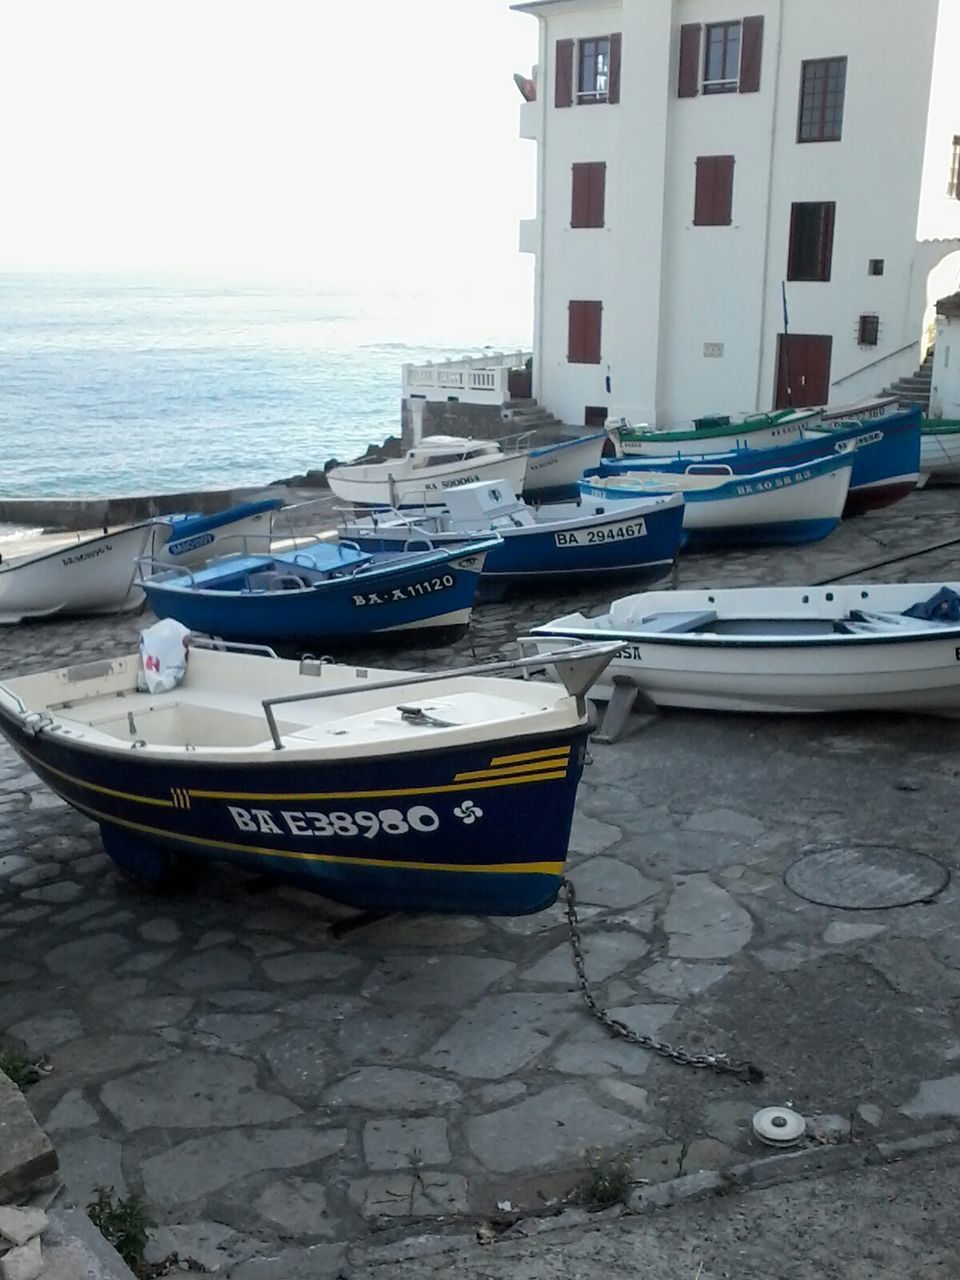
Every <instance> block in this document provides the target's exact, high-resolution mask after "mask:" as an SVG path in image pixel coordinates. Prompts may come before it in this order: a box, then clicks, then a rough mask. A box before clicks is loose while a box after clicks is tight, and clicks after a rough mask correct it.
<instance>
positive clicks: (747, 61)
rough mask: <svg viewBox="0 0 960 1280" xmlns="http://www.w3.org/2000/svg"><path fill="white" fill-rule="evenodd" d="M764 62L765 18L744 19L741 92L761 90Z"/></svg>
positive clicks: (741, 51)
mask: <svg viewBox="0 0 960 1280" xmlns="http://www.w3.org/2000/svg"><path fill="white" fill-rule="evenodd" d="M762 60H763V18H762V17H759V18H744V20H743V34H742V36H741V44H740V92H741V93H756V92H757V91H758V90H759V88H760V63H761V62H762Z"/></svg>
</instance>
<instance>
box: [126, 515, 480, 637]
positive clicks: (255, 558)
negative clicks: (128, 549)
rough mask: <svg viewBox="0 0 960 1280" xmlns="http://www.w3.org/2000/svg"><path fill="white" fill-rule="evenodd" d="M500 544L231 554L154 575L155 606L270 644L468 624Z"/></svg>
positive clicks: (165, 614)
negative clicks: (490, 555) (490, 556)
mask: <svg viewBox="0 0 960 1280" xmlns="http://www.w3.org/2000/svg"><path fill="white" fill-rule="evenodd" d="M497 542H498V540H497V539H495V538H487V539H485V540H484V541H474V542H470V543H461V544H460V545H459V546H458V547H455V548H450V549H441V550H434V551H416V552H414V551H411V552H408V553H403V552H400V553H394V554H387V555H371V554H369V553H367V552H362V551H360V550H359V548H357V547H351V546H345V545H343V544H341V543H324V542H317V543H314V544H313V545H311V546H310V547H309V548H304V549H300V550H296V551H286V552H284V553H282V554H275V555H235V556H224V557H222V558H221V559H218V560H213V561H211V562H210V563H209V564H208V565H207V566H206V567H205V568H203V569H198V570H196V571H189V570H187V571H184V570H181V569H161V570H160V571H159V572H153V573H150V574H149V576H147V577H145V578H144V582H143V589H144V591H145V592H146V596H147V601H148V603H149V605H150V608H151V609H152V610H153V612H154V613H155V614H156V615H157V617H158V618H175V619H176V620H177V622H180V623H182V624H183V625H184V626H185V627H189V628H190V630H191V631H199V632H203V633H205V634H207V635H217V636H222V637H223V638H224V639H227V640H242V641H260V642H264V643H267V644H270V643H285V642H293V641H304V642H316V641H320V640H342V639H349V638H354V637H358V636H370V635H379V634H382V633H385V632H391V633H392V632H405V631H416V632H417V634H418V635H420V634H421V633H422V632H424V631H425V630H434V629H443V630H446V629H448V628H462V627H466V626H467V625H468V624H469V622H470V614H471V611H472V609H473V602H474V598H475V596H476V592H477V586H478V584H479V581H480V572H481V570H482V568H483V558H484V556H485V555H486V553H487V552H488V551H490V550H491V549H492V548H493V547H495V546H496V545H497Z"/></svg>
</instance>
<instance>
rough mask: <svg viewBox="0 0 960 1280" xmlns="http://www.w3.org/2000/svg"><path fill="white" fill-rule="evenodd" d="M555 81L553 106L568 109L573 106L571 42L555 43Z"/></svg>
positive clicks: (559, 41)
mask: <svg viewBox="0 0 960 1280" xmlns="http://www.w3.org/2000/svg"><path fill="white" fill-rule="evenodd" d="M556 72H557V80H556V84H555V85H554V92H553V105H554V106H555V107H569V106H572V105H573V41H572V40H558V41H557V65H556Z"/></svg>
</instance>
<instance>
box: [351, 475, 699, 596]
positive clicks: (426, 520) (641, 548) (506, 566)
mask: <svg viewBox="0 0 960 1280" xmlns="http://www.w3.org/2000/svg"><path fill="white" fill-rule="evenodd" d="M445 503H446V505H445V507H443V508H436V507H432V508H430V509H429V510H423V511H421V512H418V513H413V512H411V511H404V512H400V511H378V512H373V513H371V514H370V515H369V516H364V517H362V518H360V519H356V520H350V521H347V522H346V523H345V525H344V526H343V536H344V537H345V538H349V539H350V540H351V541H353V542H355V543H357V545H358V546H360V547H361V548H362V549H363V550H365V551H371V552H372V551H391V550H392V551H399V550H403V549H404V548H413V547H415V546H417V547H421V548H422V547H430V548H432V547H452V546H456V545H458V544H461V543H462V542H463V541H464V539H466V538H482V537H490V536H491V535H494V536H499V537H500V538H501V539H502V541H501V542H499V543H498V544H497V545H496V546H494V547H492V548H491V549H490V550H489V551H488V552H487V557H486V560H485V561H484V566H483V585H484V589H485V591H488V590H489V588H490V586H491V585H494V586H496V585H499V584H502V585H504V586H506V585H507V584H509V583H523V584H526V585H530V584H536V583H541V582H543V583H546V582H552V581H555V580H557V579H569V578H570V577H573V576H580V577H587V576H590V577H595V576H597V575H601V576H605V577H613V576H629V577H631V578H632V579H634V580H637V581H645V582H654V581H656V580H657V579H658V578H662V577H664V576H665V575H666V574H667V573H669V572H670V569H671V566H672V565H673V562H674V560H675V558H676V555H677V553H678V551H679V549H680V544H681V540H682V537H683V498H682V496H681V495H680V494H671V495H663V496H653V497H644V498H640V499H638V500H636V501H632V502H628V501H624V500H622V499H620V498H618V497H617V496H614V498H612V499H610V498H607V499H597V498H582V499H581V500H580V501H579V502H563V503H554V502H551V503H546V504H545V505H543V506H539V507H534V506H530V505H529V504H527V503H525V502H522V501H520V500H519V499H518V498H517V496H516V494H515V493H514V491H513V489H512V487H511V486H510V485H509V483H507V482H506V481H502V480H480V481H477V482H475V483H473V484H465V485H461V486H460V488H458V489H451V490H450V492H449V493H447V494H446V495H445Z"/></svg>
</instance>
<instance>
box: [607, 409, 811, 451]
mask: <svg viewBox="0 0 960 1280" xmlns="http://www.w3.org/2000/svg"><path fill="white" fill-rule="evenodd" d="M822 415H823V411H822V410H821V409H778V410H775V411H774V412H772V413H753V414H748V415H747V416H746V417H744V418H740V419H738V420H737V421H733V420H732V419H731V418H729V417H728V416H726V415H715V416H713V417H707V418H695V419H694V424H693V427H692V428H690V427H686V428H683V429H682V430H677V431H661V430H657V429H652V428H644V427H630V426H628V425H627V423H626V422H625V421H624V420H622V419H621V421H620V422H619V423H617V422H612V421H611V422H608V424H607V432H608V434H609V435H610V437H611V438H612V440H613V443H614V445H615V447H616V448H617V452H618V454H620V455H622V456H625V457H631V456H634V457H635V456H637V455H638V454H639V455H641V456H643V457H656V456H666V455H668V454H672V453H691V452H694V451H695V452H697V453H728V452H730V451H731V450H733V449H746V448H748V447H749V448H751V449H770V448H773V447H775V446H776V445H780V444H790V443H791V442H792V441H794V440H799V439H800V435H801V431H802V428H803V427H812V426H815V425H816V424H817V423H819V422H820V421H822Z"/></svg>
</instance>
